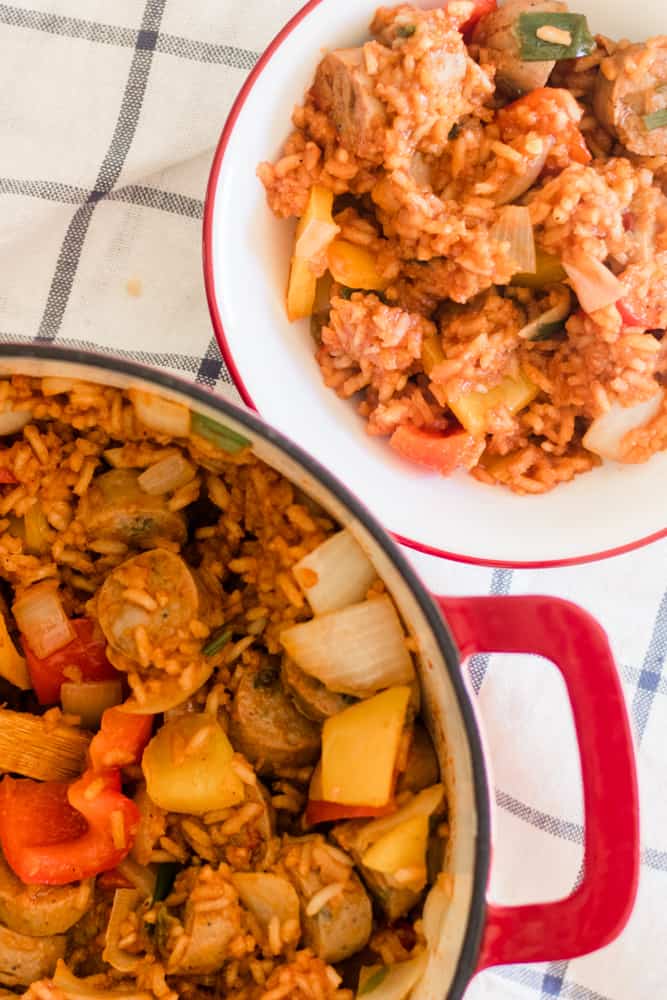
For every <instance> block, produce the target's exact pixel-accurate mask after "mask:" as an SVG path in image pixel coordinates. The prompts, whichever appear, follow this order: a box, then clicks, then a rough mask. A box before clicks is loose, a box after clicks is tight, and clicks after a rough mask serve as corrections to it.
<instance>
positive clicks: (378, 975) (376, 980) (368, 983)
mask: <svg viewBox="0 0 667 1000" xmlns="http://www.w3.org/2000/svg"><path fill="white" fill-rule="evenodd" d="M388 975H389V966H388V965H381V966H380V968H379V969H376V970H375V972H372V973H371V975H370V976H368V978H367V979H365V980H364V982H363V985H360V986H359V989H358V990H357V996H358V997H363V996H365V995H366V994H367V993H372V992H373V990H376V989H377V988H378V986H381V985H382V983H383V982H384V981H385V979H386V978H387V976H388Z"/></svg>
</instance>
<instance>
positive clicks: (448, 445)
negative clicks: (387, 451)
mask: <svg viewBox="0 0 667 1000" xmlns="http://www.w3.org/2000/svg"><path fill="white" fill-rule="evenodd" d="M389 444H390V445H391V447H392V448H393V449H394V451H397V452H398V454H399V455H402V456H403V458H407V459H408V461H410V462H414V463H415V465H423V466H425V467H426V468H427V469H433V470H434V471H436V472H440V473H441V474H442V475H443V476H450V475H451V474H452V472H454V470H455V469H459V468H464V469H471V468H472V467H473V466H474V465H476V464H477V461H478V460H479V457H480V455H481V454H482V452H483V451H484V441H483V440H482V441H479V440H478V439H477V438H474V437H473V436H472V435H471V434H468V432H467V431H463V430H460V431H454V432H453V433H445V434H442V433H441V432H440V431H426V430H422V429H421V428H419V427H412V426H411V425H409V424H405V425H403V426H402V427H397V428H396V430H395V431H394V433H393V434H392V436H391V437H390V439H389Z"/></svg>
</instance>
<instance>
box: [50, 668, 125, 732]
mask: <svg viewBox="0 0 667 1000" xmlns="http://www.w3.org/2000/svg"><path fill="white" fill-rule="evenodd" d="M122 700H123V684H122V682H121V680H120V678H119V679H118V680H117V681H116V680H112V681H84V682H82V683H81V684H75V683H74V682H73V681H65V683H64V684H63V685H62V686H61V688H60V704H61V705H62V707H63V712H65V713H66V714H67V715H78V716H79V718H80V719H81V725H82V727H83V728H84V729H97V728H98V726H99V724H100V721H101V719H102V713H103V712H104V711H105V710H106V709H107V708H113V706H114V705H120V704H121V702H122Z"/></svg>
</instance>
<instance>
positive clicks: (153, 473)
mask: <svg viewBox="0 0 667 1000" xmlns="http://www.w3.org/2000/svg"><path fill="white" fill-rule="evenodd" d="M194 476H195V467H194V465H193V464H192V462H188V460H187V459H186V458H185V457H184V456H183V455H181V454H180V452H179V453H178V454H177V455H168V456H167V457H166V458H162V459H160V461H159V462H156V463H155V465H149V466H148V468H147V469H146V470H145V471H144V472H142V473H141V475H140V476H139V478H138V480H137V482H138V483H139V486H140V487H141V489H142V490H143V491H144V493H149V494H150V495H151V496H160V495H161V494H163V493H171V491H172V490H177V489H179V488H180V487H181V486H185V484H186V483H189V482H190V480H191V479H194Z"/></svg>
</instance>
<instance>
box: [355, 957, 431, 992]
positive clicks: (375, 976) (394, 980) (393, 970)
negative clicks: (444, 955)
mask: <svg viewBox="0 0 667 1000" xmlns="http://www.w3.org/2000/svg"><path fill="white" fill-rule="evenodd" d="M427 963H428V952H427V951H422V952H421V953H420V954H419V955H417V957H416V958H411V959H409V960H408V961H407V962H398V963H397V964H396V965H388V966H382V965H377V966H375V965H373V966H370V967H369V968H362V970H361V972H360V974H359V989H358V990H357V997H363V998H364V1000H405V997H407V996H408V995H409V993H410V992H411V991H412V990H413V989H414V987H415V986H416V985H417V983H418V982H419V980H420V979H421V977H422V976H423V975H424V972H425V970H426V965H427ZM374 983H376V985H373V984H374Z"/></svg>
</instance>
